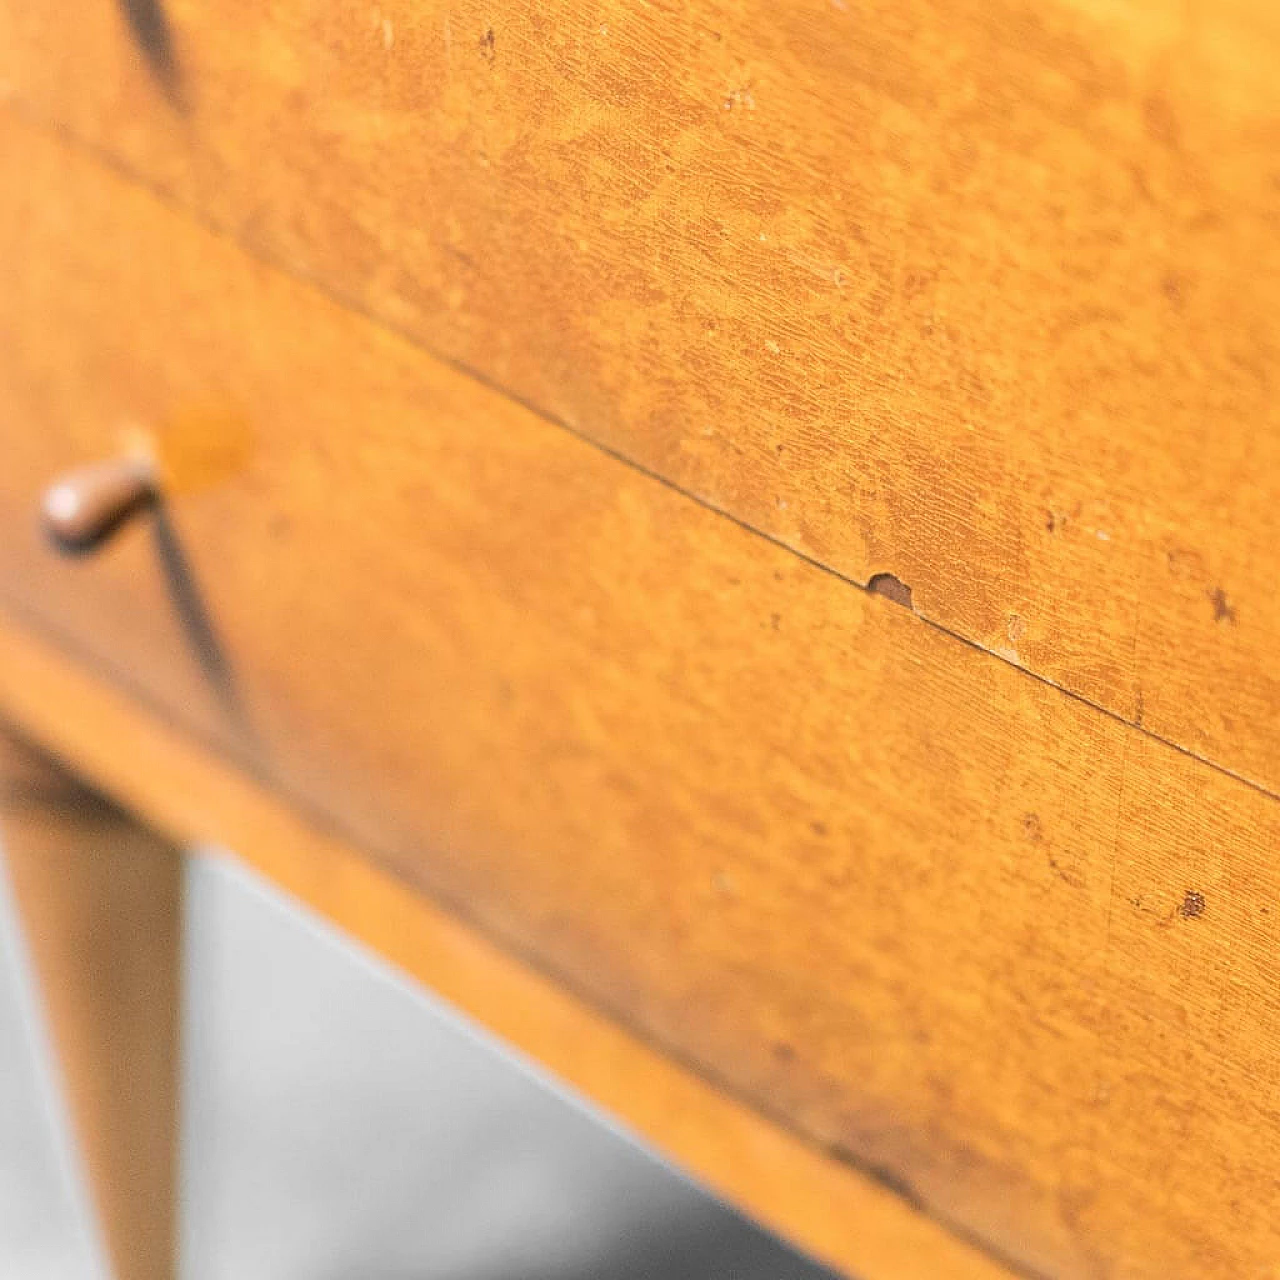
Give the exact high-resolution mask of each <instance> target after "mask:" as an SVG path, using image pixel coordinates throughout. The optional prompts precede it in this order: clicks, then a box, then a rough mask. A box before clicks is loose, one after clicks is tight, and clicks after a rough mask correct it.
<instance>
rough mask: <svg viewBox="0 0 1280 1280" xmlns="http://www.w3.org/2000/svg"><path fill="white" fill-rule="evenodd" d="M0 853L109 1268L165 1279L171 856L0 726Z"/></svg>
mask: <svg viewBox="0 0 1280 1280" xmlns="http://www.w3.org/2000/svg"><path fill="white" fill-rule="evenodd" d="M64 710H66V709H65V708H64ZM0 856H3V858H4V860H5V862H6V864H7V865H8V868H9V873H10V876H11V878H12V880H13V884H14V889H15V892H16V895H17V900H18V906H19V910H20V912H21V917H22V927H23V932H24V934H25V937H26V942H27V948H28V950H29V951H30V953H31V955H32V957H33V959H34V961H35V967H36V972H37V977H38V979H39V988H40V994H41V997H42V1002H43V1005H44V1008H45V1012H46V1016H47V1018H48V1021H49V1026H50V1030H51V1033H52V1039H53V1043H54V1046H55V1049H56V1052H57V1058H58V1066H59V1068H60V1071H59V1075H60V1082H61V1084H62V1086H63V1091H64V1096H65V1098H66V1101H67V1104H68V1106H69V1108H70V1112H71V1118H72V1121H73V1131H74V1133H75V1135H76V1138H77V1141H78V1145H79V1148H80V1152H81V1154H82V1165H83V1168H84V1169H85V1171H86V1174H87V1176H88V1180H89V1185H90V1189H91V1191H92V1197H93V1201H94V1204H95V1207H96V1209H97V1215H98V1219H99V1223H100V1226H101V1229H102V1234H103V1237H104V1239H105V1242H106V1245H107V1250H108V1253H109V1256H110V1260H111V1265H112V1269H113V1275H114V1276H115V1277H116V1278H117V1280H170V1277H172V1276H173V1275H174V1273H175V1271H174V1268H175V1252H174V1246H175V1234H174V1227H175V1214H176V1202H175V1200H174V1192H175V1189H176V1180H175V1173H176V1168H177V1123H176V1121H177V1081H178V1057H177V1047H178V1022H179V1003H178V987H179V972H180V956H179V938H180V926H181V884H182V880H181V876H182V872H181V859H180V858H179V856H178V854H177V852H176V851H175V850H174V849H173V848H171V847H170V846H168V845H167V844H165V843H163V842H162V841H161V840H160V839H159V838H158V837H157V836H155V835H153V834H151V833H150V832H148V831H145V830H143V829H142V828H141V827H139V826H137V825H136V824H135V823H134V822H133V821H132V820H131V819H129V818H128V817H126V816H125V815H124V814H122V813H121V812H119V811H118V810H116V809H115V808H113V807H112V806H110V805H108V804H106V803H104V802H103V801H102V800H100V799H98V798H97V797H96V796H94V795H93V794H92V793H90V792H88V791H86V790H85V789H84V787H82V786H81V785H79V784H78V783H76V782H74V781H73V780H72V779H71V778H69V777H68V776H67V775H65V774H64V773H62V771H61V770H59V769H57V768H55V767H54V766H53V765H52V764H51V763H50V762H49V761H47V760H45V759H44V758H42V757H40V756H38V755H36V754H35V753H34V752H33V751H32V750H31V749H30V748H29V747H27V746H26V745H25V744H23V743H21V742H19V741H17V740H15V739H14V738H12V737H11V736H10V734H9V733H8V732H7V731H3V732H0Z"/></svg>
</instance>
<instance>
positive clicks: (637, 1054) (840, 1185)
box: [0, 619, 1018, 1280]
mask: <svg viewBox="0 0 1280 1280" xmlns="http://www.w3.org/2000/svg"><path fill="white" fill-rule="evenodd" d="M0 702H2V703H3V708H4V712H5V714H6V715H8V716H12V717H14V718H15V719H17V720H19V721H21V723H22V724H23V726H24V728H25V729H26V730H27V731H29V732H32V733H35V734H38V735H39V736H40V737H41V738H42V739H43V740H44V741H46V742H47V743H49V744H50V745H51V746H52V747H54V748H55V749H57V750H58V751H59V752H61V753H62V754H63V755H64V757H65V759H66V760H67V761H68V763H69V764H71V765H72V766H74V767H75V768H77V769H79V770H82V771H83V772H84V773H85V774H86V775H88V776H91V777H93V778H94V779H95V780H96V781H98V782H100V783H101V784H102V785H104V786H106V787H109V788H110V789H111V790H112V791H113V792H114V794H115V795H116V796H118V797H119V798H120V799H121V800H122V801H123V802H124V803H126V804H127V805H128V806H129V807H130V808H131V809H132V810H133V811H135V812H136V813H137V814H139V815H141V816H142V817H143V818H144V819H146V820H147V821H149V822H152V823H154V824H155V826H156V827H157V828H158V829H161V830H163V831H166V832H167V833H168V834H169V835H170V837H171V838H172V839H174V840H176V841H181V842H183V843H194V842H200V843H206V842H210V841H213V842H216V843H220V844H223V845H225V846H227V847H231V848H235V849H238V850H240V851H241V852H242V855H243V856H244V857H245V858H246V859H247V860H248V861H249V862H250V863H251V864H252V865H253V866H254V867H256V869H257V870H258V871H260V872H261V873H262V874H264V875H266V876H268V877H269V878H270V879H271V880H272V881H273V882H274V883H275V884H277V885H278V886H279V887H280V888H282V889H283V890H284V891H285V892H287V893H291V894H293V895H295V896H296V897H298V898H299V899H301V900H302V901H304V902H306V903H308V904H309V905H310V906H312V907H314V908H315V909H316V910H318V911H320V912H322V913H323V914H324V915H326V916H327V917H329V918H330V919H331V920H333V921H334V922H335V923H337V924H338V925H339V926H340V927H341V928H343V929H345V930H346V931H347V932H348V933H350V934H351V935H353V936H354V937H355V938H357V939H359V940H360V941H362V942H364V943H365V944H367V945H368V946H371V947H373V948H374V949H375V950H376V951H378V952H379V953H380V954H382V955H383V956H386V957H387V958H389V959H390V960H391V961H393V962H394V963H395V964H397V965H399V966H400V967H401V968H403V969H404V970H405V971H406V972H407V973H410V974H412V975H413V976H414V977H416V978H418V979H420V980H421V981H422V982H424V983H426V984H427V985H428V986H429V987H431V988H432V989H433V990H434V991H436V992H437V993H439V994H440V995H442V996H444V998H445V999H447V1000H449V1001H451V1002H452V1003H453V1004H454V1005H455V1006H457V1007H458V1008H460V1009H462V1010H463V1011H464V1012H465V1013H467V1014H468V1015H470V1016H471V1017H473V1018H475V1019H476V1020H477V1021H478V1022H479V1023H481V1024H482V1025H484V1026H486V1027H488V1028H489V1029H490V1030H492V1031H494V1032H496V1033H497V1034H498V1035H500V1036H502V1037H503V1038H505V1039H506V1040H507V1041H508V1042H510V1043H511V1044H513V1045H515V1046H516V1047H517V1048H518V1049H519V1050H520V1051H522V1052H523V1053H525V1054H527V1055H529V1056H530V1057H531V1058H532V1059H533V1060H534V1061H535V1062H537V1063H539V1064H541V1065H542V1066H543V1067H545V1068H547V1069H549V1070H550V1071H552V1072H553V1073H554V1074H555V1075H556V1076H558V1077H559V1078H560V1079H561V1080H564V1081H565V1082H567V1083H568V1084H569V1085H571V1086H572V1087H573V1088H575V1089H577V1090H579V1091H580V1092H581V1093H582V1094H584V1095H585V1096H586V1097H587V1098H589V1099H591V1100H592V1101H594V1102H596V1103H598V1104H599V1105H601V1106H603V1107H604V1108H606V1109H607V1110H608V1111H610V1112H611V1113H612V1114H613V1115H615V1116H617V1117H619V1118H620V1119H621V1120H622V1121H623V1122H624V1123H625V1124H626V1125H627V1127H628V1128H630V1129H631V1131H632V1132H634V1133H637V1134H639V1135H640V1136H641V1137H642V1138H644V1139H645V1140H646V1141H648V1142H650V1143H652V1144H654V1145H655V1146H656V1147H657V1149H658V1150H659V1151H661V1152H663V1153H664V1154H665V1155H667V1156H669V1157H670V1158H671V1159H673V1160H675V1161H676V1162H677V1163H678V1164H679V1165H680V1166H681V1167H682V1168H684V1169H685V1170H687V1171H688V1172H689V1173H691V1174H692V1175H693V1176H694V1177H696V1178H699V1179H700V1180H701V1181H702V1182H703V1183H704V1184H705V1185H707V1186H708V1187H710V1188H711V1189H712V1190H713V1191H714V1192H717V1193H719V1194H720V1195H722V1196H724V1197H725V1198H726V1199H728V1200H729V1201H730V1202H731V1203H733V1204H735V1205H737V1206H739V1207H740V1208H742V1209H743V1210H744V1211H745V1212H747V1213H749V1214H752V1215H753V1216H754V1217H756V1218H757V1219H758V1220H759V1221H761V1222H763V1223H764V1224H765V1225H766V1226H770V1227H772V1228H773V1229H775V1230H776V1231H779V1232H781V1233H782V1234H783V1235H784V1236H786V1237H788V1238H790V1239H791V1240H793V1241H795V1242H796V1243H797V1244H798V1245H800V1246H801V1247H804V1248H806V1249H808V1250H810V1251H812V1252H813V1253H814V1254H816V1255H817V1256H819V1257H821V1258H824V1259H826V1260H827V1261H828V1262H830V1263H831V1264H832V1265H834V1266H837V1267H840V1268H842V1269H844V1270H845V1271H846V1272H847V1273H848V1274H849V1275H851V1276H854V1277H857V1280H936V1278H937V1277H941V1276H945V1277H947V1280H1012V1278H1013V1277H1014V1276H1015V1275H1016V1274H1018V1273H1017V1272H1014V1271H1011V1270H1009V1269H1007V1268H1005V1267H1004V1266H1002V1265H1000V1264H999V1263H997V1262H996V1261H994V1260H993V1259H992V1258H991V1257H990V1256H989V1255H987V1254H986V1253H984V1252H982V1251H981V1250H980V1249H978V1248H977V1247H975V1246H974V1245H973V1244H971V1243H967V1242H965V1241H964V1240H963V1239H961V1238H960V1237H958V1236H956V1235H955V1234H954V1233H952V1232H949V1231H947V1230H946V1229H945V1228H943V1227H942V1226H940V1225H939V1224H938V1223H937V1222H936V1221H934V1220H933V1219H931V1218H930V1217H928V1216H927V1215H926V1214H925V1213H924V1212H922V1211H921V1210H920V1209H918V1208H915V1207H913V1206H912V1205H911V1204H910V1203H909V1202H908V1201H907V1200H906V1199H904V1198H903V1197H902V1196H901V1195H900V1194H898V1193H897V1192H896V1191H895V1190H893V1189H892V1188H890V1187H887V1186H885V1185H883V1184H882V1183H880V1182H879V1181H876V1180H874V1179H871V1178H868V1177H867V1176H866V1175H865V1174H863V1173H861V1172H859V1171H858V1170H856V1169H854V1168H851V1167H850V1166H849V1165H848V1163H846V1162H845V1161H843V1160H841V1159H840V1158H839V1157H837V1156H835V1155H833V1154H830V1153H827V1152H823V1151H821V1150H819V1149H817V1148H815V1147H814V1146H812V1145H811V1144H808V1143H805V1142H803V1141H801V1140H799V1139H797V1138H796V1137H794V1136H793V1135H791V1134H790V1133H788V1132H787V1131H786V1130H785V1129H784V1128H782V1127H780V1126H779V1125H777V1124H776V1123H773V1122H771V1121H770V1120H768V1119H765V1118H764V1117H763V1116H761V1114H760V1113H759V1112H758V1111H756V1110H754V1109H752V1108H750V1107H747V1106H744V1105H743V1104H742V1103H741V1102H740V1101H738V1100H736V1099H735V1098H733V1097H732V1096H730V1095H728V1094H726V1093H724V1092H723V1091H722V1090H720V1089H718V1088H717V1087H716V1086H715V1085H714V1084H711V1083H709V1082H708V1081H707V1080H706V1079H705V1078H704V1077H702V1076H701V1075H699V1074H698V1073H696V1072H694V1071H692V1070H690V1069H689V1068H688V1067H686V1066H682V1065H680V1064H678V1063H677V1062H675V1061H673V1060H672V1059H671V1058H669V1057H667V1056H665V1055H664V1054H662V1053H660V1052H658V1051H657V1050H656V1049H655V1048H653V1047H652V1046H651V1045H649V1044H646V1043H645V1042H644V1041H643V1040H640V1039H637V1038H636V1037H635V1036H634V1035H633V1034H631V1033H629V1032H628V1031H626V1030H625V1029H623V1028H622V1027H620V1026H619V1025H618V1024H617V1023H616V1022H614V1021H612V1020H610V1019H608V1018H605V1017H602V1016H601V1015H600V1014H599V1013H598V1012H597V1011H596V1010H595V1009H593V1008H592V1007H590V1006H589V1005H587V1004H585V1003H583V1002H582V1001H581V1000H579V999H577V998H576V997H575V996H573V995H572V994H570V993H569V992H568V991H567V990H566V989H565V988H564V987H563V986H561V985H559V984H557V983H554V982H551V981H549V980H548V979H547V978H546V977H545V976H543V975H542V974H540V973H538V972H537V971H536V970H535V969H533V968H531V967H530V966H529V965H528V964H527V963H525V962H523V961H522V960H520V959H518V958H516V957H513V956H512V955H510V954H509V953H506V952H504V951H501V950H499V949H498V948H497V947H495V946H494V945H493V943H492V942H490V941H488V940H487V939H485V938H484V937H483V936H482V935H481V934H480V933H478V932H477V931H476V930H475V929H474V928H472V927H470V926H469V925H467V924H466V923H464V922H462V921H461V920H460V919H459V918H458V917H457V916H456V915H453V914H449V913H446V912H444V911H441V910H440V908H439V907H437V906H434V905H432V904H431V903H430V902H429V901H428V900H427V899H426V898H424V897H423V896H422V895H421V894H418V893H414V892H412V891H410V890H409V889H407V888H405V887H404V886H403V885H402V884H401V883H399V882H397V881H396V880H394V879H392V878H391V877H390V876H388V875H387V874H385V873H384V872H382V871H379V870H377V869H376V868H375V867H373V866H372V865H371V864H370V863H369V861H368V859H367V857H366V856H365V855H364V854H363V853H362V852H361V851H360V850H357V849H355V848H353V847H352V846H351V845H350V844H348V843H346V842H344V841H343V840H341V839H338V838H335V837H334V835H333V834H332V833H331V832H329V831H327V830H325V829H324V828H323V826H321V825H318V824H317V823H316V822H314V821H311V820H308V819H307V818H306V817H305V816H303V815H301V814H300V813H299V812H298V811H297V810H295V809H293V808H291V807H290V806H288V805H287V804H285V803H282V802H281V800H280V798H279V797H278V796H277V795H275V794H274V793H273V792H272V791H271V790H269V789H268V788H266V787H264V786H263V785H262V784H261V783H259V782H255V781H254V780H253V779H251V778H250V777H248V776H247V775H246V774H245V773H243V772H242V771H239V770H237V769H236V768H234V767H231V766H229V765H228V763H227V762H226V760H225V758H223V757H220V756H218V755H216V754H214V753H211V752H210V751H208V750H206V749H204V748H203V747H201V746H200V745H199V743H198V742H196V741H194V740H193V739H192V738H191V737H190V736H188V735H184V734H182V733H180V732H178V731H177V730H175V728H174V727H173V726H172V725H171V724H169V723H167V722H166V721H165V719H164V718H163V717H160V716H157V715H156V714H155V713H154V712H152V711H150V710H148V709H147V708H145V707H144V706H142V705H141V704H139V703H138V702H137V701H136V700H133V699H129V698H127V697H125V696H122V695H121V694H119V693H118V692H116V691H115V690H114V689H113V688H112V687H111V686H110V685H109V684H108V683H106V682H104V681H101V680H98V679H95V678H93V677H92V676H90V675H88V674H86V672H85V671H84V669H83V667H82V666H81V665H79V664H76V663H74V662H69V661H68V660H67V659H66V658H65V657H63V656H61V655H60V654H59V653H58V652H57V650H56V648H55V647H54V646H53V645H50V644H49V643H48V642H47V640H44V639H41V638H39V637H37V636H34V635H33V634H32V633H30V632H28V631H27V630H25V629H24V628H22V627H19V626H15V625H14V624H13V623H12V622H11V621H10V620H8V619H0ZM120 743H128V748H129V749H128V751H120V750H119V749H118V744H120Z"/></svg>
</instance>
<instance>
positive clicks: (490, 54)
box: [480, 27, 495, 62]
mask: <svg viewBox="0 0 1280 1280" xmlns="http://www.w3.org/2000/svg"><path fill="white" fill-rule="evenodd" d="M480 56H481V57H482V58H483V59H484V60H485V61H486V62H492V61H493V59H494V57H495V50H494V35H493V28H492V27H490V28H489V29H488V30H487V31H486V32H485V33H484V35H482V36H481V37H480Z"/></svg>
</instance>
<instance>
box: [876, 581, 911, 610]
mask: <svg viewBox="0 0 1280 1280" xmlns="http://www.w3.org/2000/svg"><path fill="white" fill-rule="evenodd" d="M867 590H868V591H870V592H871V594H872V595H874V596H884V598H885V599H886V600H892V601H893V603H894V604H900V605H902V607H903V608H904V609H911V610H912V611H913V612H914V609H915V606H914V605H912V603H911V588H910V587H909V586H907V584H906V583H905V582H903V581H902V580H901V579H899V578H895V577H894V576H893V574H891V573H877V574H873V575H872V577H871V580H870V581H869V582H868V583H867Z"/></svg>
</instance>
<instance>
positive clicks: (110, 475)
mask: <svg viewBox="0 0 1280 1280" xmlns="http://www.w3.org/2000/svg"><path fill="white" fill-rule="evenodd" d="M155 493H156V490H155V468H154V466H153V465H152V464H151V462H150V461H148V460H147V459H146V458H138V457H130V458H114V459H111V460H110V461H108V462H95V463H92V464H91V465H89V466H87V467H80V468H78V469H77V470H75V471H70V472H68V473H67V474H66V475H64V476H62V477H61V478H60V479H58V480H56V481H55V482H54V483H53V484H52V485H50V486H49V488H48V489H47V490H45V495H44V503H43V514H44V527H45V530H46V532H47V533H48V535H49V537H50V538H51V539H52V541H53V543H54V545H55V546H56V547H58V548H59V550H62V551H88V550H90V549H91V548H93V547H95V546H97V545H98V544H99V543H100V542H102V541H103V539H105V538H107V537H108V536H109V535H110V534H112V533H113V532H114V531H115V530H116V529H117V528H119V526H120V525H121V524H122V523H123V522H124V521H125V520H127V519H128V518H129V517H130V516H131V515H133V514H134V513H135V512H137V511H141V510H142V509H143V508H144V507H146V506H148V505H149V504H150V503H151V501H152V500H153V499H154V498H155Z"/></svg>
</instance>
